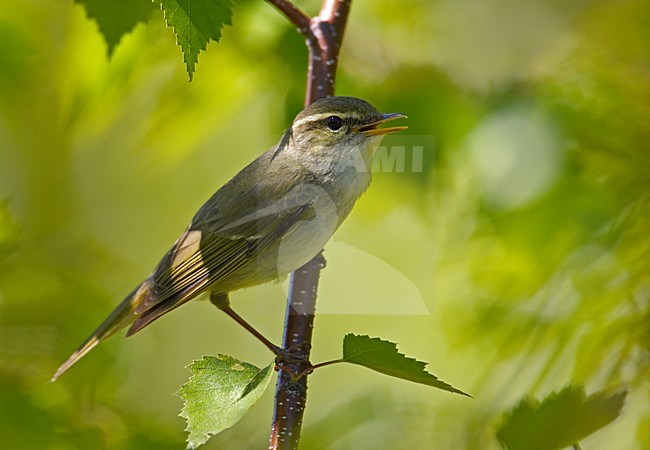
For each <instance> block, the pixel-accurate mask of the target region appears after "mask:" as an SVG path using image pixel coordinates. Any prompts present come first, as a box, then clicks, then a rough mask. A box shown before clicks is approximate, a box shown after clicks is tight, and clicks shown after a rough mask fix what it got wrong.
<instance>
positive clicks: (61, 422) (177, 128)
mask: <svg viewBox="0 0 650 450" xmlns="http://www.w3.org/2000/svg"><path fill="white" fill-rule="evenodd" d="M297 3H298V4H299V5H300V6H301V7H303V8H304V9H305V10H307V11H309V12H312V13H316V11H317V10H318V8H319V3H320V2H317V1H299V2H297ZM174 42H175V39H174V37H173V35H172V33H171V30H168V29H165V26H164V22H163V20H162V13H161V12H160V11H156V12H155V13H154V15H153V18H152V20H150V21H149V22H148V23H141V24H139V25H138V26H137V27H136V28H135V29H134V31H133V32H132V33H130V34H128V35H126V36H125V37H124V38H123V39H122V40H121V41H120V42H119V44H118V45H116V46H115V47H114V48H112V49H111V52H112V55H111V57H110V58H109V51H108V47H107V45H106V42H105V40H104V38H103V37H102V34H100V32H99V28H98V25H97V23H96V22H95V21H93V20H90V19H89V18H88V17H87V16H86V13H85V10H84V9H83V8H82V7H81V6H79V5H75V4H73V3H72V2H71V1H63V2H61V1H56V0H3V1H2V3H0V447H3V448H17V449H89V448H92V449H101V448H107V449H148V448H151V449H154V448H155V449H162V448H170V449H171V448H182V446H183V445H184V444H183V441H184V439H185V433H184V431H183V429H184V427H185V424H184V422H183V420H182V419H181V418H179V417H178V416H177V414H178V412H179V411H180V407H181V404H180V400H179V399H178V398H176V397H174V396H173V395H172V394H173V392H175V391H176V390H177V389H178V387H179V386H180V384H182V383H183V382H184V381H185V380H186V378H187V376H188V371H187V370H186V369H185V368H184V366H186V365H187V364H188V363H190V362H191V361H192V360H193V359H196V358H198V357H200V356H202V355H205V354H216V353H226V354H230V355H233V356H235V357H238V358H240V359H243V360H246V361H249V362H251V363H254V364H257V365H260V366H261V365H265V364H268V362H269V359H270V357H269V354H268V353H267V352H266V351H265V350H264V349H263V348H262V347H261V346H260V345H259V343H258V342H256V341H254V340H253V339H252V338H250V337H249V336H248V335H246V334H245V332H244V331H242V330H241V329H240V328H238V327H237V326H236V325H234V324H233V323H232V322H231V321H230V320H229V319H228V318H226V317H225V316H224V315H223V314H221V313H219V312H218V311H216V309H215V308H214V307H213V306H211V305H209V304H208V303H206V302H191V303H190V304H188V305H186V306H184V307H183V308H180V309H179V310H177V311H175V312H174V313H173V314H170V315H167V316H165V317H164V318H162V319H161V320H159V321H157V322H156V323H155V324H153V325H152V326H150V327H148V328H147V329H146V330H144V331H143V332H141V333H138V334H137V335H136V336H135V337H133V338H130V339H128V340H126V341H124V340H122V339H120V338H119V337H114V338H112V339H111V340H109V341H107V342H105V343H104V344H102V345H101V346H99V347H98V348H97V349H96V350H94V351H93V352H92V353H91V354H90V355H89V356H87V357H86V358H85V359H84V360H83V361H81V362H80V363H79V364H78V365H77V366H75V367H74V368H73V369H72V370H71V371H70V372H69V373H66V374H65V375H64V376H62V377H61V379H60V380H59V381H57V382H56V383H54V384H51V383H49V382H48V380H49V378H50V377H51V375H52V373H53V372H54V370H55V369H56V367H58V365H59V364H60V363H61V362H62V361H63V360H65V358H67V356H68V355H69V354H70V353H71V352H72V350H74V349H75V348H76V346H77V345H78V344H79V343H81V341H82V340H83V339H84V338H85V337H86V336H87V335H88V334H89V333H90V332H91V331H92V330H93V329H94V328H95V326H96V325H97V324H98V323H99V322H100V321H101V320H102V319H103V318H104V317H105V316H106V315H107V314H108V313H109V312H110V310H111V309H112V307H113V306H114V305H116V304H117V303H118V301H120V300H121V298H122V296H123V295H125V294H126V293H128V292H129V291H130V290H131V288H132V287H133V286H134V285H135V284H136V283H138V282H139V281H141V279H143V278H144V277H145V276H146V275H148V273H149V272H150V270H151V269H152V268H153V266H154V265H155V263H157V261H158V259H159V258H160V257H161V256H162V254H163V253H164V252H165V251H166V250H167V249H168V247H169V246H170V245H171V244H172V242H173V241H174V240H175V238H176V237H177V236H178V234H179V233H180V232H181V231H182V230H183V229H184V227H185V226H186V225H187V223H188V221H189V220H190V218H191V216H192V215H193V213H194V212H195V210H196V209H197V208H198V207H199V206H200V205H201V204H202V203H203V201H205V200H206V199H207V198H208V197H209V195H210V194H211V193H212V192H213V191H214V190H216V188H218V187H219V186H220V185H221V184H223V183H224V182H225V181H227V180H228V179H229V178H230V177H231V176H232V175H233V174H235V173H236V172H237V171H238V170H239V169H240V168H242V167H243V166H244V165H245V164H247V163H248V162H249V161H250V160H252V159H253V158H254V157H255V156H256V155H258V154H259V153H261V152H262V151H263V150H265V149H266V148H268V147H270V146H271V145H273V144H274V143H275V142H276V141H277V139H278V138H279V136H280V135H281V133H282V132H283V130H284V128H285V127H286V126H287V125H288V124H289V122H290V120H291V118H292V117H293V116H294V115H295V114H296V113H297V112H298V111H299V110H300V109H301V105H302V102H303V95H304V84H305V66H306V50H305V47H304V39H303V38H301V37H300V36H298V35H297V33H296V32H295V30H294V29H293V27H291V26H290V25H289V24H288V23H286V21H285V20H284V19H283V18H282V17H281V16H280V15H279V14H277V13H276V12H275V11H274V10H273V9H272V8H271V7H270V6H269V5H267V4H265V2H263V1H261V0H259V1H258V0H246V1H241V2H240V4H239V6H237V7H236V8H235V11H234V27H232V28H230V27H229V28H226V29H225V30H224V36H223V40H222V43H220V44H215V43H212V44H210V46H209V47H208V51H207V52H205V53H201V55H200V56H199V64H198V66H197V73H196V74H195V76H194V81H193V82H191V83H188V82H187V74H186V73H185V72H184V67H183V64H182V56H181V54H180V51H179V48H178V47H177V46H176V45H175V44H174ZM339 67H340V69H339V74H338V85H337V93H338V94H341V95H354V96H357V97H362V98H365V99H367V100H369V101H370V102H371V103H373V104H374V105H375V106H377V107H378V108H379V109H381V110H383V111H386V112H393V111H399V112H404V113H406V114H408V115H409V120H408V124H409V131H408V134H405V135H395V136H390V137H389V138H387V139H386V140H385V141H384V143H385V144H386V148H387V149H389V150H390V149H391V148H395V147H400V146H403V147H405V149H406V150H405V155H406V158H407V163H406V165H405V170H404V171H403V172H399V171H395V170H386V169H387V168H388V167H387V166H383V169H384V170H379V171H378V172H377V173H375V176H374V182H373V185H372V187H371V189H370V190H369V191H368V192H367V193H366V194H365V196H364V197H363V198H362V199H361V200H360V201H359V203H358V205H357V207H356V208H355V211H354V212H353V214H352V215H351V216H350V218H349V219H348V221H347V222H346V223H345V224H344V225H343V226H342V228H341V229H340V230H339V232H338V233H337V235H336V236H335V238H334V241H333V242H332V243H331V244H330V245H329V247H328V248H327V249H326V253H325V256H326V257H327V259H328V267H327V269H326V270H325V272H324V273H323V280H322V289H321V291H320V297H319V310H320V311H321V314H320V315H319V316H318V317H317V321H316V331H315V338H314V343H313V344H314V350H313V361H314V362H317V361H321V360H324V359H330V358H335V357H337V356H338V355H339V354H340V347H341V340H342V337H343V335H344V334H345V333H347V332H355V333H359V334H369V335H372V336H380V337H382V338H384V339H389V340H392V341H394V342H398V343H399V346H400V347H399V348H400V350H401V351H403V352H405V353H407V354H409V355H411V356H414V357H417V358H418V359H420V360H423V361H428V362H430V365H429V370H430V371H431V372H432V373H434V374H436V375H437V376H439V377H440V378H441V379H443V380H444V381H447V382H449V383H451V384H453V385H454V386H456V387H458V388H460V389H462V390H464V391H466V392H469V393H471V394H472V395H473V396H474V397H475V398H474V399H468V398H463V397H460V396H458V395H451V394H449V393H446V392H442V391H438V390H434V389H430V388H427V387H424V386H421V385H413V384H410V383H407V382H404V381H400V380H396V379H390V378H387V377H384V376H381V375H379V374H376V373H374V372H370V371H367V370H364V369H362V368H360V367H354V366H350V367H347V366H345V367H344V366H334V367H327V368H323V369H322V370H319V371H317V372H316V373H315V374H314V375H313V376H312V377H311V378H310V391H309V405H308V408H307V412H306V416H305V425H304V437H303V444H304V445H303V448H305V449H352V448H354V449H363V448H372V449H396V448H409V449H430V448H435V449H498V448H500V445H499V442H498V440H497V439H496V437H495V433H496V430H497V429H498V428H499V426H500V424H501V423H503V421H504V420H505V419H504V418H505V417H507V415H508V414H509V411H511V410H512V408H513V407H514V406H515V405H516V404H517V403H518V402H519V401H521V400H522V399H525V398H536V399H542V398H544V397H546V396H547V395H549V394H550V393H551V392H553V391H558V390H560V389H562V388H564V387H566V386H569V385H574V386H580V387H583V388H584V389H585V391H586V392H587V393H588V394H589V393H593V392H598V391H605V392H615V391H620V390H622V389H627V390H628V391H629V395H628V397H627V402H626V405H625V407H624V409H623V412H622V414H621V416H620V417H619V418H618V419H617V420H616V421H615V422H613V423H612V424H611V425H609V426H607V427H606V428H603V429H602V430H601V431H599V432H597V433H595V434H593V435H591V436H590V437H588V438H587V439H586V440H584V441H583V442H582V447H583V448H584V449H603V450H604V449H608V450H611V449H644V448H645V449H647V448H650V432H649V431H648V430H650V402H649V401H648V398H649V396H650V393H649V390H650V380H649V378H648V373H649V372H648V369H649V367H648V366H649V362H650V357H649V356H650V355H649V351H650V318H649V315H650V278H649V274H650V271H649V270H648V269H649V266H650V239H649V238H648V234H649V230H650V214H649V213H650V196H649V194H650V181H649V179H650V148H649V147H650V3H649V2H647V1H646V0H625V1H616V2H612V1H606V0H602V1H597V0H579V1H572V2H561V1H558V0H546V1H544V0H526V1H515V0H487V1H485V0H461V1H451V0H436V1H427V0H421V1H415V0H406V1H402V2H394V1H389V0H380V1H364V0H355V1H354V2H353V7H352V14H351V17H350V21H349V25H348V29H347V35H346V40H345V43H344V49H343V54H342V58H341V62H340V65H339ZM434 142H435V145H434ZM416 147H423V161H422V170H421V171H413V170H410V169H411V168H412V167H411V164H410V162H409V161H410V160H409V158H410V157H412V156H413V155H414V154H417V151H415V153H414V148H416ZM285 285H286V283H285ZM283 286H284V285H269V286H263V287H259V288H255V289H250V290H246V291H242V292H238V293H236V294H235V295H234V296H233V303H234V306H236V308H237V309H238V311H239V312H240V313H241V314H242V315H243V316H244V317H247V318H248V319H249V320H250V321H251V322H253V323H254V324H256V325H257V326H258V328H259V329H260V330H261V331H263V332H264V333H265V334H266V335H267V336H269V337H270V338H272V339H273V340H274V341H276V342H279V341H280V338H281V333H282V324H283V316H284V304H285V299H284V295H285V294H284V292H283ZM272 400H273V394H272V389H269V391H268V392H267V393H266V394H265V396H264V397H263V398H262V400H261V401H260V402H259V403H258V404H257V405H256V406H255V407H254V408H253V409H252V410H251V412H250V414H249V415H248V416H246V417H245V418H244V419H243V420H242V421H241V422H240V423H238V424H237V425H236V426H235V427H233V428H231V429H229V430H227V431H225V432H224V433H222V434H220V435H219V436H216V437H214V438H213V439H212V440H211V441H210V442H209V443H208V445H207V446H206V447H205V448H207V449H210V448H212V449H216V448H264V447H265V446H266V444H267V439H268V434H269V425H270V421H271V409H272ZM567 426H570V424H567ZM540 448H542V447H541V446H540Z"/></svg>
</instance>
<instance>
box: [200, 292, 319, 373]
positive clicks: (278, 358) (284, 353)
mask: <svg viewBox="0 0 650 450" xmlns="http://www.w3.org/2000/svg"><path fill="white" fill-rule="evenodd" d="M210 301H211V302H212V304H213V305H214V306H216V307H217V308H219V309H220V310H221V311H223V312H225V313H226V314H228V316H229V317H231V318H232V319H233V320H234V321H235V322H237V323H238V324H239V325H241V326H242V327H244V328H245V329H246V331H248V332H249V333H250V334H252V335H253V336H255V337H256V338H257V339H258V340H259V341H260V342H261V343H262V344H264V346H265V347H266V348H268V349H269V350H271V351H272V352H273V354H274V355H275V362H276V364H281V363H283V362H294V363H304V362H305V361H304V359H305V358H304V357H301V356H299V355H297V354H296V353H298V352H299V351H301V350H304V349H305V346H308V347H310V348H311V346H310V345H309V343H308V342H303V343H301V344H296V345H294V346H292V347H290V348H288V349H284V348H282V347H278V346H277V345H275V344H273V342H271V341H269V340H268V339H267V338H266V337H264V335H263V334H262V333H260V332H259V331H257V330H256V329H255V327H253V326H252V325H251V324H250V323H248V322H247V321H246V320H244V318H243V317H242V316H240V315H239V314H237V313H236V312H235V311H234V310H233V309H232V308H231V307H230V299H229V298H228V294H223V293H217V292H212V293H211V294H210Z"/></svg>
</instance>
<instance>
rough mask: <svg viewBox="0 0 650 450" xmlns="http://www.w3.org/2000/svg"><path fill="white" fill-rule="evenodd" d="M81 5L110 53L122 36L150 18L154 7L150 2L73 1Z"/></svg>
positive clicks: (139, 0) (116, 0)
mask: <svg viewBox="0 0 650 450" xmlns="http://www.w3.org/2000/svg"><path fill="white" fill-rule="evenodd" d="M75 2H77V3H79V4H81V5H83V7H84V9H85V10H86V14H88V17H90V18H92V19H95V20H96V21H97V24H98V25H99V31H101V33H102V35H104V39H106V44H108V52H109V53H111V52H112V51H113V49H114V48H115V46H116V45H117V44H118V43H119V42H120V39H122V36H124V35H125V34H126V33H128V32H130V31H131V30H132V29H133V28H134V27H135V26H136V25H137V24H138V23H140V22H145V21H147V20H149V18H150V17H151V13H152V11H154V10H155V9H156V8H155V5H154V3H153V2H152V1H151V0H75Z"/></svg>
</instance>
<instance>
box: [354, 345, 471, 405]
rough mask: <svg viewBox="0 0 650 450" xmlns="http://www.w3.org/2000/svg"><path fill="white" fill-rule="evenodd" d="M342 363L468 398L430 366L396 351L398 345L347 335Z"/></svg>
mask: <svg viewBox="0 0 650 450" xmlns="http://www.w3.org/2000/svg"><path fill="white" fill-rule="evenodd" d="M343 361H345V362H348V363H350V364H357V365H360V366H364V367H367V368H368V369H372V370H374V371H376V372H380V373H383V374H384V375H389V376H391V377H396V378H401V379H403V380H408V381H412V382H414V383H420V384H426V385H427V386H432V387H435V388H438V389H442V390H444V391H449V392H454V393H456V394H462V395H467V396H468V397H469V395H468V394H466V393H465V392H463V391H460V390H458V389H456V388H455V387H453V386H451V385H449V384H447V383H445V382H443V381H440V380H439V379H438V378H437V377H436V376H435V375H432V374H430V373H429V372H427V371H426V370H425V366H426V365H427V363H425V362H422V361H418V360H416V359H413V358H409V357H408V356H406V355H404V354H402V353H400V352H398V351H397V344H395V343H393V342H389V341H384V340H382V339H379V338H371V337H370V336H358V335H356V334H347V335H346V336H345V338H344V340H343Z"/></svg>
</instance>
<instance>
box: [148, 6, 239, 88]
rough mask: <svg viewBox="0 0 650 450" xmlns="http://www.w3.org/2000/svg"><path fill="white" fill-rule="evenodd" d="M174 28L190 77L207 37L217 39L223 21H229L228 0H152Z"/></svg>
mask: <svg viewBox="0 0 650 450" xmlns="http://www.w3.org/2000/svg"><path fill="white" fill-rule="evenodd" d="M155 1H156V3H159V4H160V7H161V9H162V10H163V11H164V12H165V21H166V22H167V26H169V27H172V28H173V29H174V34H175V35H176V43H177V44H178V45H180V46H181V50H182V52H183V61H184V62H185V66H186V68H187V73H188V75H189V77H190V80H192V76H193V75H194V66H195V65H196V63H197V62H198V60H199V53H200V52H201V50H205V48H206V46H207V45H208V42H210V40H213V41H217V42H219V39H220V38H221V29H222V28H223V26H224V25H232V2H231V0H155Z"/></svg>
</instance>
